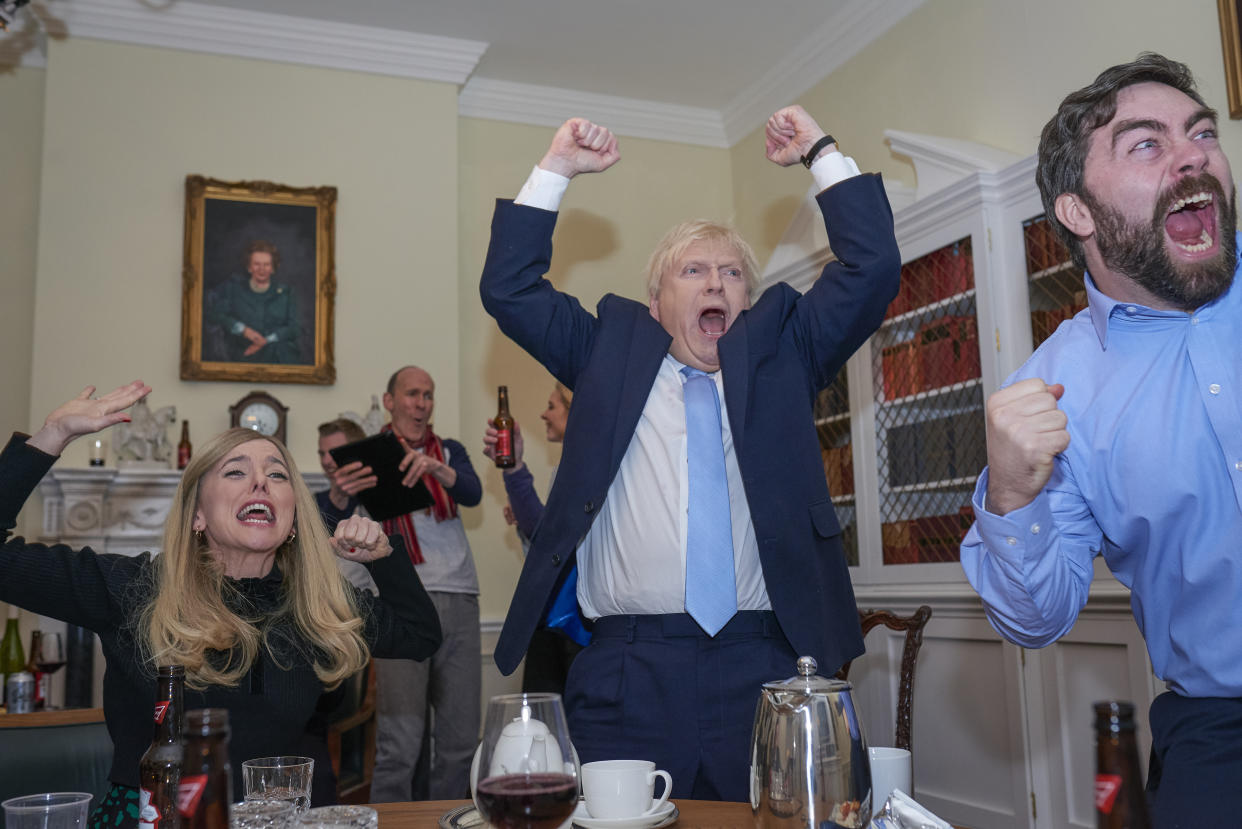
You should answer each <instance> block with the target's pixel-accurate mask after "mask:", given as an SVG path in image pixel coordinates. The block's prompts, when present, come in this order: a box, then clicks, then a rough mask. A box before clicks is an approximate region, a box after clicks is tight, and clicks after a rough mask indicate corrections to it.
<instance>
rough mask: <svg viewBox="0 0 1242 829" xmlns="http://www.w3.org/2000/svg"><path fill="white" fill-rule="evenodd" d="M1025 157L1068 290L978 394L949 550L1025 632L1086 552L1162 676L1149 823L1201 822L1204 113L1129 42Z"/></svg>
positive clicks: (1214, 210)
mask: <svg viewBox="0 0 1242 829" xmlns="http://www.w3.org/2000/svg"><path fill="white" fill-rule="evenodd" d="M1037 175H1038V179H1039V187H1040V193H1041V195H1042V197H1043V202H1044V207H1045V209H1046V210H1047V213H1048V217H1049V220H1050V221H1051V222H1052V224H1053V225H1054V227H1055V228H1056V230H1057V232H1058V234H1059V235H1060V237H1061V239H1062V240H1063V241H1064V242H1065V243H1066V244H1067V245H1068V246H1069V248H1070V251H1071V253H1072V255H1073V257H1074V259H1075V261H1076V263H1077V264H1078V265H1079V266H1082V267H1085V268H1086V269H1087V275H1086V277H1085V282H1086V290H1087V298H1088V307H1087V309H1086V310H1085V311H1082V312H1080V313H1079V314H1078V315H1077V316H1075V317H1074V318H1073V319H1072V320H1069V321H1067V322H1065V323H1062V325H1061V327H1060V328H1059V329H1058V330H1057V331H1056V333H1054V334H1053V335H1052V337H1050V338H1049V339H1048V340H1047V341H1046V342H1045V343H1044V344H1043V345H1041V346H1040V348H1039V349H1038V350H1037V351H1036V352H1035V354H1034V355H1033V356H1032V357H1031V358H1030V360H1028V361H1027V363H1026V364H1025V365H1024V366H1023V367H1022V368H1021V369H1019V370H1018V371H1017V372H1016V373H1015V374H1014V375H1013V377H1011V378H1010V379H1009V380H1008V381H1007V383H1006V385H1005V386H1004V387H1003V388H1002V389H1001V390H1000V391H998V392H996V393H995V394H993V395H992V396H991V397H990V398H989V400H988V403H987V438H988V468H987V469H986V470H985V471H984V473H983V475H981V476H980V478H979V483H978V485H977V487H976V490H975V495H974V507H975V516H976V523H975V526H974V528H973V529H972V530H971V531H970V533H969V535H967V537H966V539H965V541H964V542H963V544H962V565H963V567H965V569H966V574H967V577H968V578H969V579H970V582H971V584H972V585H974V587H975V589H976V590H978V591H979V594H980V596H981V597H982V598H983V601H984V605H985V607H986V609H987V613H988V617H989V619H990V620H991V622H992V625H993V627H995V628H996V630H997V631H999V632H1000V633H1001V635H1003V636H1004V637H1005V638H1007V639H1009V640H1010V641H1012V642H1015V643H1017V644H1019V645H1022V646H1024V647H1033V648H1038V647H1043V646H1044V645H1047V644H1050V643H1051V642H1054V641H1055V640H1057V639H1058V638H1059V637H1061V636H1062V635H1064V634H1065V633H1066V632H1067V631H1069V629H1070V628H1071V627H1072V626H1073V624H1074V621H1075V619H1076V618H1077V616H1078V613H1079V611H1080V610H1081V609H1082V607H1083V605H1084V604H1085V603H1086V601H1087V593H1088V589H1089V587H1090V585H1091V578H1092V560H1093V559H1094V557H1095V556H1097V555H1102V556H1103V557H1104V559H1105V561H1106V562H1107V563H1108V566H1109V568H1110V569H1111V570H1112V572H1113V574H1114V575H1115V576H1116V577H1117V579H1118V580H1119V581H1120V582H1121V583H1122V584H1124V585H1126V586H1127V587H1129V588H1130V591H1131V608H1132V609H1133V612H1134V618H1135V621H1136V622H1137V623H1138V625H1139V628H1140V630H1141V631H1142V633H1143V636H1144V638H1145V639H1146V641H1147V648H1148V653H1149V654H1150V656H1151V661H1152V666H1153V667H1154V669H1155V672H1156V675H1157V676H1159V677H1160V678H1161V679H1163V680H1164V681H1165V682H1166V684H1167V687H1168V689H1169V691H1168V692H1167V693H1164V694H1162V695H1160V696H1159V697H1157V699H1156V700H1155V702H1154V703H1153V704H1152V708H1151V729H1152V759H1151V768H1150V770H1149V776H1148V782H1147V791H1148V797H1149V799H1150V802H1151V804H1152V811H1153V818H1154V820H1155V824H1156V825H1157V826H1176V825H1180V826H1208V825H1213V823H1214V822H1215V821H1216V820H1217V819H1219V818H1220V817H1221V816H1222V815H1230V814H1233V815H1237V814H1239V813H1242V786H1238V781H1239V780H1242V602H1240V601H1239V599H1240V598H1242V555H1240V553H1242V399H1240V398H1239V395H1240V394H1242V359H1239V357H1240V356H1242V354H1240V353H1239V352H1240V351H1242V348H1240V346H1242V287H1239V282H1238V280H1237V279H1235V272H1236V270H1237V237H1236V232H1235V230H1236V224H1237V219H1236V205H1235V188H1234V184H1233V178H1232V174H1231V173H1230V169H1229V161H1228V160H1227V159H1226V158H1225V155H1224V153H1223V152H1222V150H1221V147H1220V144H1219V142H1218V140H1217V134H1216V113H1215V111H1213V110H1212V109H1211V108H1209V107H1208V106H1207V105H1206V104H1205V103H1204V101H1203V98H1202V97H1201V96H1200V95H1199V93H1198V92H1197V91H1196V89H1195V84H1194V78H1193V76H1192V75H1191V73H1190V70H1189V69H1188V68H1187V67H1186V66H1185V65H1183V64H1180V63H1177V62H1174V61H1171V60H1168V59H1167V58H1164V57H1162V56H1160V55H1155V54H1144V55H1140V56H1139V58H1138V59H1136V60H1135V61H1133V62H1132V63H1128V64H1123V65H1120V66H1114V67H1112V68H1110V69H1107V70H1105V71H1104V72H1103V73H1101V75H1100V76H1099V77H1098V78H1097V79H1096V80H1095V82H1094V83H1092V84H1091V85H1090V86H1088V87H1085V88H1084V89H1082V90H1079V91H1078V92H1074V93H1071V94H1070V95H1069V96H1068V97H1066V99H1065V100H1064V101H1063V102H1062V103H1061V106H1060V108H1059V110H1058V111H1057V114H1056V115H1055V116H1054V117H1053V119H1052V120H1051V121H1050V122H1049V123H1048V125H1047V126H1046V127H1045V128H1044V131H1043V135H1042V137H1041V139H1040V145H1039V170H1038V173H1037ZM1229 820H1232V818H1230V819H1229Z"/></svg>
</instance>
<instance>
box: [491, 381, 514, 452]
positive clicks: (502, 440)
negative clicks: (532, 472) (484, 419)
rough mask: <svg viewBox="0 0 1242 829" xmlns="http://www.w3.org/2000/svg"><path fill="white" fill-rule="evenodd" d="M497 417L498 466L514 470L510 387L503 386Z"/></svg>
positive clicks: (495, 420)
mask: <svg viewBox="0 0 1242 829" xmlns="http://www.w3.org/2000/svg"><path fill="white" fill-rule="evenodd" d="M498 396H499V398H500V401H499V403H498V404H497V409H498V410H499V411H497V412H496V417H495V418H493V419H492V425H493V426H495V427H496V454H495V457H496V466H498V467H500V468H501V469H512V468H513V465H514V464H515V463H517V459H516V458H515V457H514V455H513V415H511V414H509V387H508V386H501V387H500V394H499V395H498Z"/></svg>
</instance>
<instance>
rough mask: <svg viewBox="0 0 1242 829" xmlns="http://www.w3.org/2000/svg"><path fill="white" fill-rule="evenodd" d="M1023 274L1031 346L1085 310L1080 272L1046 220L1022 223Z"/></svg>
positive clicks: (1036, 219) (1046, 337)
mask: <svg viewBox="0 0 1242 829" xmlns="http://www.w3.org/2000/svg"><path fill="white" fill-rule="evenodd" d="M1022 237H1023V240H1024V241H1025V243H1026V273H1027V282H1028V285H1029V290H1030V302H1031V340H1032V343H1031V346H1032V348H1033V349H1034V348H1039V344H1040V343H1042V342H1043V341H1044V340H1046V339H1048V337H1049V336H1051V335H1052V332H1053V331H1056V330H1057V326H1059V325H1060V324H1061V323H1062V322H1064V321H1065V320H1067V319H1069V318H1070V317H1072V316H1074V315H1075V314H1077V313H1078V312H1079V311H1081V310H1082V309H1084V308H1086V307H1087V289H1086V288H1084V287H1083V271H1082V268H1079V267H1078V266H1076V265H1075V264H1074V262H1073V261H1072V260H1071V259H1070V255H1069V251H1068V250H1067V249H1066V248H1065V245H1063V244H1061V240H1060V239H1059V238H1057V235H1056V232H1055V231H1054V230H1053V229H1052V225H1051V224H1049V222H1048V219H1047V218H1045V217H1044V216H1042V215H1040V216H1036V217H1035V218H1033V219H1029V220H1027V221H1025V222H1023V223H1022Z"/></svg>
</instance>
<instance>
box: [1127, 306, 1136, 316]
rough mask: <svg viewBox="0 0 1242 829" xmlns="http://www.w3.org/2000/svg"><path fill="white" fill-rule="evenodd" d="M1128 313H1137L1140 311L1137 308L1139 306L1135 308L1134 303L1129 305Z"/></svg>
mask: <svg viewBox="0 0 1242 829" xmlns="http://www.w3.org/2000/svg"><path fill="white" fill-rule="evenodd" d="M1126 313H1127V314H1137V313H1138V309H1137V308H1135V307H1134V306H1133V305H1127V306H1126Z"/></svg>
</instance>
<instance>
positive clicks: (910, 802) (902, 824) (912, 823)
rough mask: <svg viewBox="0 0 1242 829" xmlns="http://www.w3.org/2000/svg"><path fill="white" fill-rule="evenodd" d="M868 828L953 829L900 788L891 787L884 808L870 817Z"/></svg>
mask: <svg viewBox="0 0 1242 829" xmlns="http://www.w3.org/2000/svg"><path fill="white" fill-rule="evenodd" d="M870 829H953V827H952V826H950V825H949V824H947V823H945V822H944V821H943V820H941V819H940V818H938V817H936V816H935V815H933V814H932V813H931V812H929V811H927V810H926V809H924V808H923V807H922V806H920V805H919V804H918V803H916V802H915V800H914V798H912V797H910V796H909V795H907V794H906V793H905V792H903V791H902V790H901V789H893V791H892V794H890V795H889V796H888V800H886V801H884V808H883V809H881V810H880V812H879V813H878V814H877V815H876V816H875V817H874V818H872V819H871V827H870Z"/></svg>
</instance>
